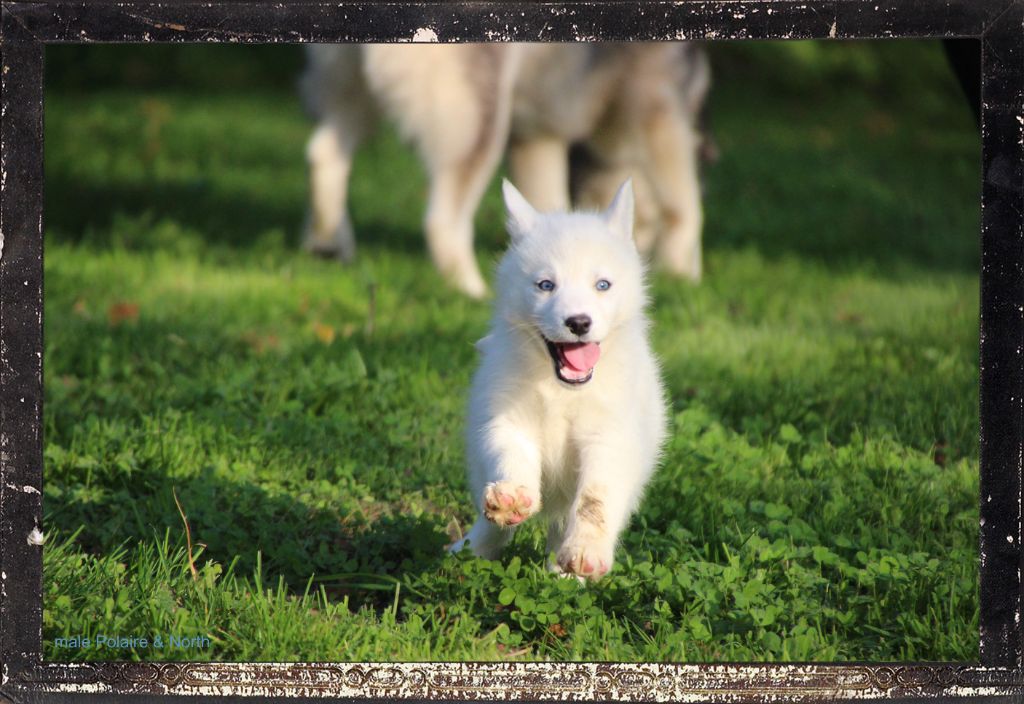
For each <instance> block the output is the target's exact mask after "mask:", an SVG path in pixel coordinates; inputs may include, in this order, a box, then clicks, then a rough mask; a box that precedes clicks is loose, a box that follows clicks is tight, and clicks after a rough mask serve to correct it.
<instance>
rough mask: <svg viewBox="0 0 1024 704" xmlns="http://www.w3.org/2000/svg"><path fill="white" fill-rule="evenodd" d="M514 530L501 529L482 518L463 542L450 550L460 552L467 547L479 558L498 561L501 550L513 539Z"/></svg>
mask: <svg viewBox="0 0 1024 704" xmlns="http://www.w3.org/2000/svg"><path fill="white" fill-rule="evenodd" d="M513 532H514V529H513V528H501V527H499V526H497V525H495V524H494V523H492V522H491V521H489V520H488V519H487V518H486V517H484V516H480V517H479V518H477V519H476V523H474V524H473V527H472V528H470V529H469V532H468V533H466V535H465V537H464V538H462V540H459V541H457V542H456V543H455V544H454V545H452V546H451V547H450V548H449V550H450V551H451V552H459V551H460V550H462V548H464V547H465V546H466V545H469V549H470V550H471V551H472V552H473V554H474V555H476V556H477V557H485V558H487V559H488V560H494V559H497V558H498V556H499V555H501V550H502V548H504V547H505V546H506V545H507V544H508V541H509V540H511V539H512V533H513Z"/></svg>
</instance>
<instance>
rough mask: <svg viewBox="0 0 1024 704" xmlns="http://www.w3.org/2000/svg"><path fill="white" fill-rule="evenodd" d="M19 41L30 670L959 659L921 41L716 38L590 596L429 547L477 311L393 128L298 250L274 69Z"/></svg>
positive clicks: (965, 401)
mask: <svg viewBox="0 0 1024 704" xmlns="http://www.w3.org/2000/svg"><path fill="white" fill-rule="evenodd" d="M83 52H84V53H83ZM147 52H150V53H147ZM47 59H48V72H49V75H50V76H51V79H52V80H51V81H50V88H49V92H48V93H47V104H46V108H47V113H46V188H47V194H46V242H45V252H46V254H45V256H46V258H45V273H46V295H45V312H46V317H45V356H44V365H45V366H44V368H45V394H46V396H45V400H46V403H45V407H44V454H45V477H46V481H45V489H44V513H45V525H44V528H45V531H46V534H47V542H46V545H45V548H44V553H43V555H44V585H45V596H44V630H43V636H44V643H43V645H44V653H45V657H46V658H47V659H56V660H83V659H85V660H103V659H108V660H109V659H144V660H155V659H188V660H305V661H310V660H335V661H337V660H460V659H473V660H498V659H527V660H548V659H551V660H619V661H649V660H669V661H693V662H695V661H726V660H727V661H737V660H753V661H762V660H818V661H828V660H905V659H914V660H974V659H976V658H977V643H978V593H977V592H978V588H977V583H978V537H977V525H978V478H977V477H978V460H977V457H978V386H977V378H978V278H977V268H978V263H979V251H978V221H979V211H978V206H977V202H978V191H979V181H980V180H979V177H978V172H979V140H978V138H977V136H976V131H975V128H974V125H973V122H972V118H971V115H970V113H969V111H968V110H967V108H966V106H965V105H964V102H963V98H962V96H961V95H960V93H959V92H958V88H957V86H956V85H955V83H954V82H953V80H952V78H951V77H950V75H949V74H948V72H947V70H946V68H945V66H944V64H943V57H942V54H941V51H940V49H939V48H938V46H937V45H934V44H914V45H910V46H906V45H901V46H896V45H892V44H889V45H863V44H857V45H844V44H833V45H828V46H825V47H823V46H821V45H810V44H791V45H785V46H784V45H778V44H775V45H772V44H758V45H756V46H749V45H747V46H740V45H729V46H723V47H715V53H714V54H713V62H714V65H715V66H716V81H717V83H716V86H715V89H714V92H713V106H712V116H713V125H714V129H715V134H716V138H717V141H718V143H719V146H720V149H721V154H722V157H721V160H720V161H719V163H717V164H715V165H713V166H711V167H709V168H708V170H707V172H706V208H707V212H706V222H707V226H706V231H705V242H706V252H707V259H706V279H705V281H704V283H702V284H701V285H700V286H696V287H694V286H689V285H685V284H682V283H680V282H678V281H675V280H672V279H670V278H668V277H665V276H662V275H656V276H654V277H653V280H652V289H651V293H652V307H651V313H652V318H653V321H654V325H653V337H654V345H655V348H656V351H657V353H658V355H659V356H660V358H661V360H662V363H663V369H664V375H665V380H666V382H667V387H668V393H669V395H670V402H671V417H672V433H671V440H670V441H669V443H668V445H667V448H666V452H665V456H664V461H663V463H662V465H661V467H660V469H659V471H658V472H657V474H656V477H655V479H654V481H653V483H652V485H651V487H650V489H649V491H648V493H647V498H646V499H645V501H644V502H643V504H642V506H641V509H640V511H639V513H638V514H637V515H636V516H635V518H634V520H633V521H632V523H631V525H630V527H629V528H628V530H627V531H626V532H625V533H624V534H623V536H622V541H621V545H620V547H619V550H618V552H617V556H616V557H617V565H616V567H615V569H614V571H613V572H612V573H611V575H610V576H609V577H608V578H606V579H604V580H602V581H601V582H599V583H597V584H594V585H590V586H581V585H579V584H577V582H576V581H575V580H564V579H558V578H556V577H554V576H552V575H550V574H549V573H547V572H546V571H545V569H544V558H545V555H543V535H542V532H541V527H540V526H539V525H531V524H529V523H528V524H527V525H526V526H525V527H524V528H523V529H522V530H520V531H519V532H518V533H517V535H516V538H515V540H514V542H513V544H512V546H511V547H510V548H509V550H508V551H507V552H506V554H505V556H504V557H503V559H502V560H501V561H495V562H492V561H486V560H480V559H474V558H471V557H469V556H468V555H460V556H450V555H446V554H445V552H444V546H445V545H446V544H447V543H449V542H450V541H451V539H452V537H453V536H455V535H457V534H458V532H459V531H460V530H461V529H463V528H465V527H467V526H468V524H469V523H470V522H471V520H472V517H473V516H472V510H471V502H470V500H469V497H468V494H467V489H466V483H465V478H464V467H463V443H462V427H463V420H462V413H463V406H464V402H465V396H466V391H467V388H468V384H469V378H470V374H471V372H472V368H473V365H474V363H475V351H474V348H473V346H472V343H473V342H474V341H475V340H476V339H478V338H479V337H480V336H481V335H482V334H483V332H484V330H485V326H486V322H487V318H488V314H489V311H488V306H487V303H486V302H485V303H480V302H473V301H469V300H467V299H465V298H463V297H461V296H459V295H457V294H455V293H453V292H452V291H451V290H450V289H448V288H447V287H446V286H445V285H444V283H443V282H442V280H441V279H440V277H439V276H438V275H437V274H436V273H435V272H434V270H433V269H432V268H431V267H430V265H429V264H428V261H427V258H426V255H425V250H424V245H423V241H422V237H421V235H420V225H419V221H420V217H421V212H422V209H423V202H424V194H425V187H426V184H425V179H424V176H423V172H422V170H421V168H420V167H419V165H418V163H417V161H416V160H415V158H414V156H413V155H412V154H411V153H410V151H408V150H407V149H405V148H404V147H403V146H402V145H401V144H400V143H399V141H398V140H397V139H396V138H395V136H394V134H393V133H392V132H391V131H389V130H383V131H382V132H381V133H379V135H378V136H377V137H375V138H374V140H373V141H372V142H370V143H369V144H368V145H367V146H366V148H365V149H364V150H363V152H361V153H360V156H359V159H358V161H357V163H356V166H355V179H354V182H353V186H352V193H351V205H352V211H353V217H354V219H355V222H356V225H357V229H358V233H359V235H360V238H361V239H360V247H361V249H360V256H359V259H358V262H357V263H356V264H354V265H353V266H350V267H342V266H340V265H338V264H336V263H333V262H328V261H322V260H318V259H315V258H312V257H309V256H307V255H304V254H302V253H301V252H299V251H298V247H297V241H298V239H299V231H300V229H301V223H302V220H303V217H304V209H305V205H304V204H305V199H306V183H305V166H304V162H303V149H304V142H305V139H306V137H307V136H308V133H309V129H310V125H309V122H308V121H307V119H306V118H305V117H304V115H303V113H302V111H301V108H300V106H299V104H298V101H297V98H296V95H295V90H294V87H293V82H294V71H295V70H296V69H297V67H298V66H300V59H301V54H300V53H299V51H298V50H297V49H296V48H294V47H271V48H265V49H252V48H248V49H243V48H241V47H188V48H186V47H161V48H159V50H157V49H156V48H146V47H143V48H138V47H134V48H133V47H116V48H88V49H83V48H81V47H71V48H50V49H49V50H48V54H47ZM147 59H152V60H151V61H148V60H147ZM197 66H199V67H202V70H196V67H197ZM90 70H91V71H92V73H90ZM90 76H91V78H90ZM100 78H102V80H100ZM496 185H497V184H496V182H495V183H492V184H491V188H490V189H489V191H488V194H487V196H486V199H485V202H484V204H483V206H482V208H481V210H480V211H479V213H478V217H477V227H478V233H479V234H478V253H479V256H480V260H481V264H482V266H484V268H485V269H487V270H490V268H491V267H492V266H493V263H494V262H495V261H496V259H497V257H498V255H499V253H500V251H501V248H502V246H503V242H504V235H503V232H502V226H501V223H502V219H503V216H502V212H501V204H500V198H499V197H498V192H497V188H496ZM179 505H180V509H179ZM182 513H183V514H184V515H185V516H186V517H187V523H188V526H189V533H188V534H187V533H186V530H185V523H184V521H183V518H182ZM190 544H191V556H190V554H189V553H190V549H189V545H190ZM76 635H77V636H84V637H89V638H90V639H92V641H93V642H92V645H90V647H86V648H68V647H61V646H60V645H58V644H57V643H55V639H56V638H58V637H61V636H76ZM98 635H106V636H125V637H130V636H134V637H137V638H141V637H145V638H147V639H148V640H149V641H150V644H149V645H148V646H146V647H142V646H139V645H136V646H134V647H128V648H111V647H107V646H106V645H102V646H97V645H96V644H95V638H96V637H97V636H98ZM156 636H160V637H161V640H162V642H163V645H162V647H154V646H153V645H152V641H153V639H154V638H155V637H156ZM169 636H175V637H178V638H192V637H195V636H205V637H207V638H208V639H209V645H208V646H207V645H205V644H201V645H198V646H191V647H185V646H178V645H171V644H169V643H168V640H169Z"/></svg>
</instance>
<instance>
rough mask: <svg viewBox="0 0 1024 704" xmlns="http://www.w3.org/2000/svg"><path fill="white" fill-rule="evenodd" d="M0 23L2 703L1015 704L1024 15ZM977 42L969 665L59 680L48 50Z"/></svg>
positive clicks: (188, 671)
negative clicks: (975, 619) (47, 628)
mask: <svg viewBox="0 0 1024 704" xmlns="http://www.w3.org/2000/svg"><path fill="white" fill-rule="evenodd" d="M0 4H2V19H0V63H2V71H0V90H2V95H0V103H2V104H0V110H2V114H0V700H4V699H7V700H10V701H14V702H21V701H55V700H57V699H60V700H62V701H63V700H64V699H65V698H66V697H67V696H68V695H74V694H122V695H136V696H138V695H153V694H165V695H207V696H209V695H218V696H245V697H303V698H317V699H322V698H337V699H359V700H366V699H406V700H470V699H472V700H487V699H515V700H535V701H539V700H556V699H557V700H573V701H607V700H622V701H729V702H734V701H768V700H771V701H808V700H811V701H819V700H820V701H825V700H830V701H833V700H837V699H874V698H884V699H902V700H909V699H921V698H928V699H933V698H947V697H987V698H990V700H1002V699H1005V700H1006V701H1020V700H1021V697H1024V656H1022V653H1024V625H1022V624H1021V612H1022V601H1024V588H1022V577H1021V570H1022V567H1024V551H1022V548H1021V541H1022V539H1024V532H1022V519H1021V516H1022V467H1024V0H759V1H755V2H745V1H743V0H677V1H676V2H661V1H653V2H636V1H628V2H621V1H597V2H578V3H573V2H504V1H500V0H498V1H487V0H484V1H479V0H477V1H474V2H461V1H446V2H436V1H435V2H345V1H338V0H335V1H334V2H308V1H300V2H287V1H282V0H277V1H276V2H231V1H230V0H213V1H205V2H203V1H195V0H165V1H164V2H161V3H152V2H135V1H133V0H124V1H120V2H114V1H111V0H93V1H90V2H62V1H59V0H58V1H52V2H49V1H42V2H20V1H5V2H2V3H0ZM880 38H892V39H899V38H960V39H975V40H978V42H977V45H978V47H979V51H980V54H981V67H982V75H981V109H980V116H981V137H982V153H981V164H980V165H981V175H982V189H981V271H980V286H981V289H980V291H981V309H980V319H981V323H980V380H979V381H980V428H981V436H980V458H979V463H980V497H979V499H980V533H979V535H980V538H979V539H980V566H979V571H980V633H979V643H980V650H979V653H980V657H979V661H978V662H976V663H834V664H827V663H814V664H809V663H807V664H803V663H785V664H761V663H751V664H737V665H727V664H706V665H698V664H647V663H637V664H620V663H564V664H557V663H305V664H303V663H178V662H160V663H142V662H139V663H126V662H103V663H57V662H44V661H43V658H42V562H43V560H42V544H43V541H44V535H45V534H44V532H43V524H42V486H43V484H42V483H43V466H42V463H43V453H42V437H41V427H42V415H41V414H42V402H43V383H42V374H43V368H42V366H43V363H42V357H43V344H42V329H43V295H42V294H43V251H42V249H43V245H42V242H43V146H44V144H43V141H44V140H43V86H44V48H45V45H46V44H51V43H91V42H109V43H145V42H174V43H198V42H235V43H251V44H252V43H304V42H401V41H417V42H419V41H440V42H470V41H473V42H483V41H500V42H508V41H596V40H620V41H627V40H636V41H639V40H659V41H667V40H700V41H712V40H738V39H746V40H752V39H826V40H829V39H830V40H843V39H880Z"/></svg>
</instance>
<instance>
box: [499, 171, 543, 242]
mask: <svg viewBox="0 0 1024 704" xmlns="http://www.w3.org/2000/svg"><path fill="white" fill-rule="evenodd" d="M501 193H502V195H503V196H504V197H505V210H507V211H508V234H509V235H511V236H512V241H513V242H518V241H519V240H520V239H522V238H523V237H524V236H525V235H526V234H527V233H528V232H529V231H530V230H532V229H533V226H534V225H535V224H536V223H537V216H538V215H539V213H538V212H537V211H536V210H534V207H533V206H532V205H530V204H529V203H527V202H526V198H523V194H522V193H520V192H519V191H518V190H516V187H515V186H513V185H512V183H511V182H510V181H509V180H508V179H507V178H505V179H502V180H501Z"/></svg>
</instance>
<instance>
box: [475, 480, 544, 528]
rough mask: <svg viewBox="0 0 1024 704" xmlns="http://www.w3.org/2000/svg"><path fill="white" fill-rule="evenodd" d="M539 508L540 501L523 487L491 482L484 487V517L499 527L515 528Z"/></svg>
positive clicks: (508, 483)
mask: <svg viewBox="0 0 1024 704" xmlns="http://www.w3.org/2000/svg"><path fill="white" fill-rule="evenodd" d="M539 508H540V499H539V497H537V496H535V495H534V494H533V492H531V491H530V490H529V489H527V488H526V487H525V486H516V485H515V484H513V483H512V482H491V483H490V484H488V485H487V486H486V487H484V516H486V517H487V520H489V521H490V522H492V523H494V524H495V525H498V526H501V527H503V528H504V527H507V526H516V525H519V524H520V523H522V522H523V521H525V520H526V519H527V518H529V517H530V516H532V515H533V514H534V513H536V512H537V509H539Z"/></svg>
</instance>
